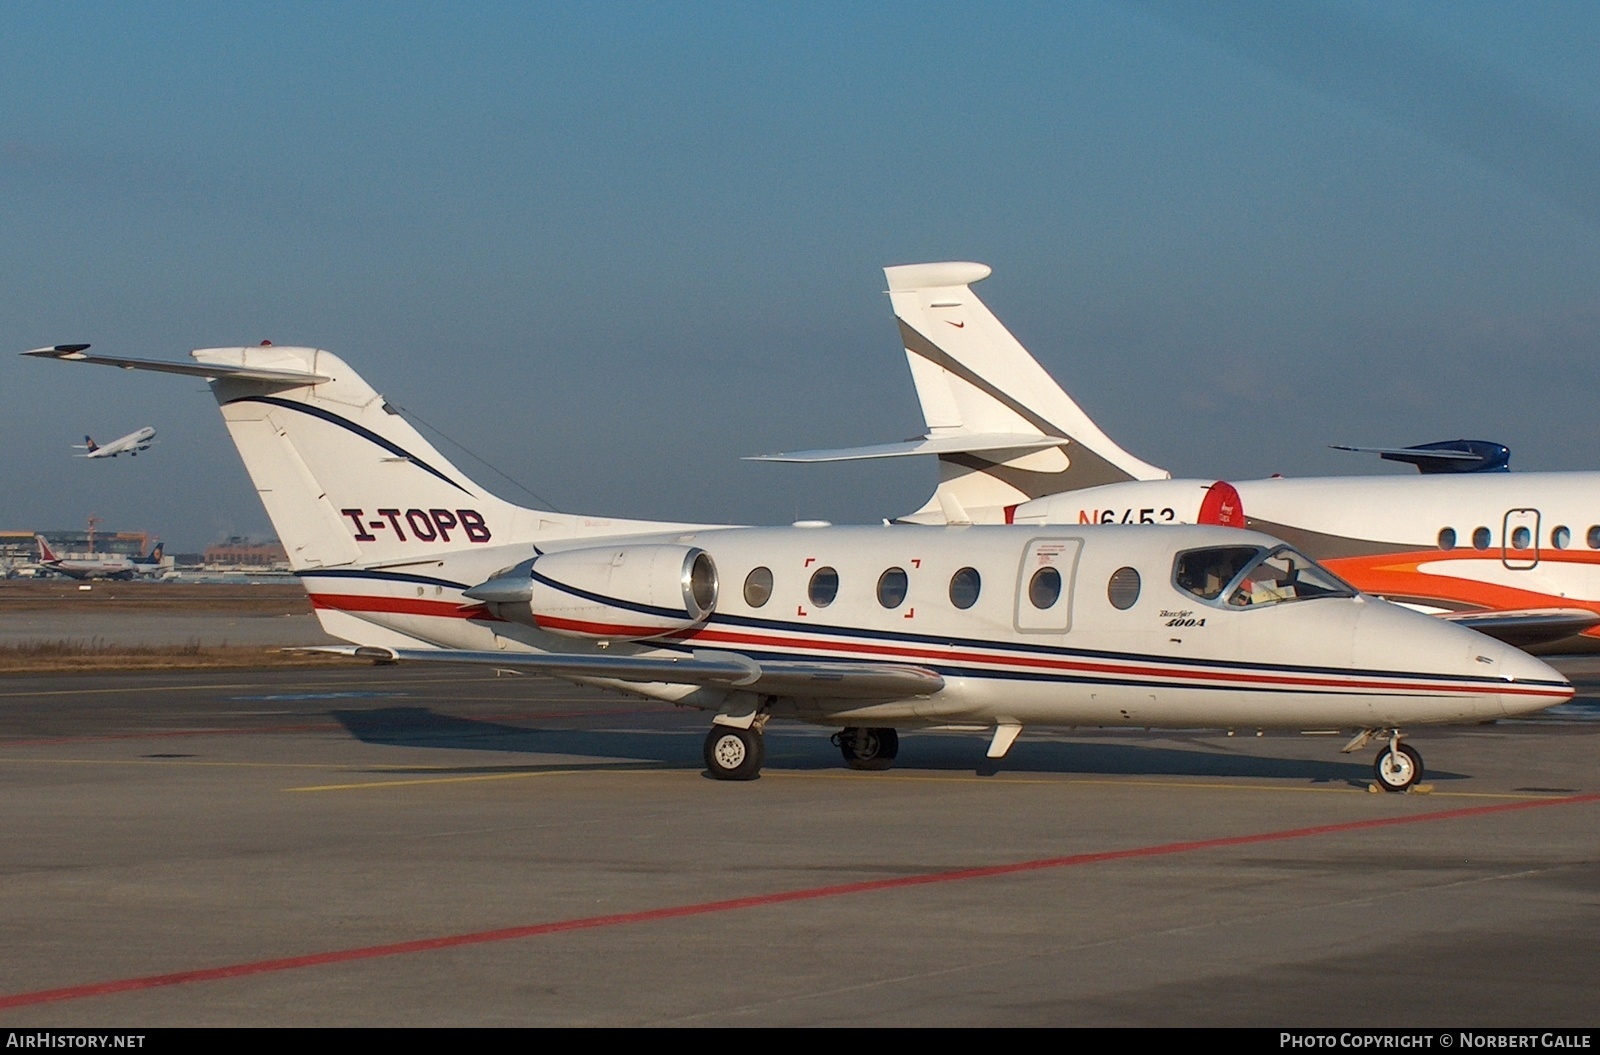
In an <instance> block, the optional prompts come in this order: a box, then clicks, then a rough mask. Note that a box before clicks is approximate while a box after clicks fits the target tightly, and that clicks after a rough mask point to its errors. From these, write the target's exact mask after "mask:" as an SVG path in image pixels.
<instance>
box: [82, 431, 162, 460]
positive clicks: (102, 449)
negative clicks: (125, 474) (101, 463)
mask: <svg viewBox="0 0 1600 1055" xmlns="http://www.w3.org/2000/svg"><path fill="white" fill-rule="evenodd" d="M155 438H156V430H155V429H153V428H151V427H150V426H149V425H146V426H145V427H144V428H142V429H139V430H137V431H135V432H130V433H128V434H127V435H126V436H119V437H118V438H116V439H114V440H112V441H111V442H110V443H96V442H95V441H94V437H93V436H85V437H84V438H83V442H82V443H75V444H73V446H74V447H75V448H77V449H78V450H80V451H88V452H89V453H88V454H80V455H78V457H79V458H115V457H116V456H117V455H119V454H126V455H128V456H129V457H130V458H137V457H138V456H139V452H140V451H147V450H149V449H150V444H152V443H154V442H155Z"/></svg>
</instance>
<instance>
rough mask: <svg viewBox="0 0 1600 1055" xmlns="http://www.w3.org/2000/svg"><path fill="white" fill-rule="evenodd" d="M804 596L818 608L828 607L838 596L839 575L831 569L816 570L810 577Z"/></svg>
mask: <svg viewBox="0 0 1600 1055" xmlns="http://www.w3.org/2000/svg"><path fill="white" fill-rule="evenodd" d="M806 596H807V597H810V598H811V603H812V604H814V605H816V606H817V607H818V608H826V607H828V606H829V605H830V604H832V603H833V599H834V598H835V597H837V596H839V573H838V572H836V571H834V570H833V569H832V568H818V569H817V570H816V571H815V572H814V573H813V574H812V576H811V584H810V585H809V586H807V587H806Z"/></svg>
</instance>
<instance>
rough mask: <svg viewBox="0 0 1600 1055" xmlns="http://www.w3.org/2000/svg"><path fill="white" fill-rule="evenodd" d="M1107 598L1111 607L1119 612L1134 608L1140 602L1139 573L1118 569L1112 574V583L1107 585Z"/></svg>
mask: <svg viewBox="0 0 1600 1055" xmlns="http://www.w3.org/2000/svg"><path fill="white" fill-rule="evenodd" d="M1106 596H1107V597H1108V598H1109V599H1110V601H1111V607H1113V608H1115V609H1117V610H1118V611H1119V612H1125V611H1127V610H1128V609H1129V608H1132V607H1133V606H1134V604H1135V603H1136V602H1137V601H1138V600H1139V573H1138V572H1137V571H1136V570H1134V569H1133V568H1118V569H1117V570H1116V571H1114V572H1112V573H1111V581H1110V582H1109V583H1107V584H1106Z"/></svg>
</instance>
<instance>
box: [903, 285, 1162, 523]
mask: <svg viewBox="0 0 1600 1055" xmlns="http://www.w3.org/2000/svg"><path fill="white" fill-rule="evenodd" d="M989 274H990V269H989V268H988V267H987V266H985V265H983V264H973V263H964V262H950V263H932V264H906V265H901V266H898V267H888V268H885V269H884V275H885V277H887V278H888V280H889V299H890V301H891V303H892V304H893V306H894V313H895V318H896V321H897V322H898V323H899V326H900V335H901V338H902V339H903V341H904V344H905V351H906V361H907V362H908V363H909V364H910V366H911V377H912V381H913V383H914V384H915V385H916V389H917V399H918V401H919V402H920V403H921V404H922V416H923V419H924V420H925V421H926V422H927V426H928V436H927V439H928V440H929V441H933V443H934V444H935V445H937V446H939V447H942V448H943V449H942V450H939V451H936V452H930V453H938V457H939V485H938V490H937V491H936V492H935V494H934V496H933V497H932V498H930V499H929V500H928V503H927V504H926V505H924V506H923V507H922V508H921V509H919V510H918V511H917V512H916V513H914V514H912V515H911V516H910V517H906V518H903V519H907V520H919V521H930V522H936V523H943V522H944V521H945V516H946V514H945V510H946V509H948V508H951V507H952V506H953V507H954V508H960V509H963V510H965V511H966V512H967V514H968V515H969V516H971V517H973V518H974V519H975V520H977V521H979V522H984V521H989V522H993V521H1001V520H1004V519H1005V509H1006V507H1008V506H1015V505H1017V504H1019V503H1022V502H1026V501H1028V500H1030V499H1033V498H1039V497H1042V496H1044V495H1047V494H1056V493H1059V492H1061V491H1070V490H1077V489H1079V488H1083V487H1095V486H1099V485H1101V484H1110V483H1120V482H1123V481H1126V480H1164V479H1169V478H1170V477H1171V475H1172V474H1171V473H1168V472H1166V471H1165V470H1162V469H1159V468H1157V467H1156V466H1154V465H1150V464H1149V463H1147V462H1144V461H1142V460H1140V459H1139V458H1136V457H1134V456H1133V455H1132V454H1129V453H1128V452H1127V451H1125V450H1123V449H1122V448H1121V447H1119V446H1117V445H1116V444H1115V443H1114V442H1112V440H1111V439H1110V437H1108V436H1107V435H1106V434H1105V433H1104V432H1102V431H1101V430H1100V428H1099V426H1097V425H1096V424H1095V423H1094V422H1093V421H1092V420H1090V418H1089V416H1088V415H1087V414H1085V413H1084V412H1083V409H1082V408H1081V407H1079V406H1078V404H1077V403H1076V402H1074V401H1073V399H1072V397H1071V396H1069V395H1067V393H1066V392H1065V391H1063V390H1062V388H1061V386H1060V385H1058V384H1057V383H1056V381H1055V380H1054V379H1053V378H1052V377H1051V376H1050V375H1049V374H1048V373H1046V372H1045V370H1044V368H1043V367H1041V366H1040V365H1039V363H1038V362H1037V361H1036V360H1035V359H1034V358H1033V356H1032V355H1030V354H1029V353H1028V350H1027V349H1026V348H1024V347H1023V346H1022V344H1021V343H1020V342H1018V340H1017V339H1016V338H1015V337H1014V336H1012V334H1011V332H1010V331H1009V330H1007V329H1006V327H1005V326H1004V324H1002V323H1001V322H1000V320H999V319H998V318H996V317H995V315H994V313H993V312H991V311H990V310H989V309H988V307H987V306H986V305H985V304H984V303H983V301H981V300H979V299H978V297H977V296H976V295H975V294H974V293H973V292H972V289H971V286H972V284H973V283H976V282H979V281H982V280H983V279H985V278H987V277H988V276H989ZM1005 437H1012V440H1009V441H1006V442H1014V444H1015V445H1014V446H1010V447H1006V446H997V443H998V442H999V439H1003V438H1005ZM997 438H999V439H997ZM1050 439H1056V440H1057V441H1058V442H1056V443H1055V444H1049V445H1046V444H1048V441H1049V440H1050ZM941 496H943V498H945V499H950V500H953V501H942V500H941Z"/></svg>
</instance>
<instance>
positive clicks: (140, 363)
mask: <svg viewBox="0 0 1600 1055" xmlns="http://www.w3.org/2000/svg"><path fill="white" fill-rule="evenodd" d="M88 348H89V345H87V344H58V345H56V346H55V347H53V348H35V349H33V351H31V352H23V353H21V354H23V355H31V356H34V357H36V358H39V359H67V360H71V361H72V362H75V363H94V364H96V365H99V366H117V367H121V368H122V369H124V370H153V371H155V372H157V373H162V374H187V375H189V376H190V377H203V378H205V379H207V380H208V381H209V380H213V379H215V378H219V377H232V378H238V379H239V380H241V381H267V382H273V381H281V382H284V383H286V384H292V385H316V384H321V383H322V382H324V381H331V380H332V378H330V377H328V376H327V375H325V374H318V373H312V372H308V371H305V370H297V369H294V368H292V367H291V368H284V367H266V366H253V365H252V366H228V365H223V364H215V363H172V362H165V361H162V360H160V359H128V358H124V357H122V356H111V355H86V354H84V353H85V352H86V350H87V349H88ZM270 348H271V346H270V345H269V346H266V348H265V349H263V350H270ZM247 351H251V352H254V351H256V350H255V349H247ZM258 354H259V353H258ZM84 438H85V439H87V438H88V437H84ZM91 449H92V448H91Z"/></svg>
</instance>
